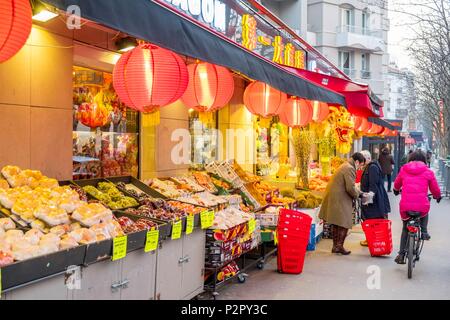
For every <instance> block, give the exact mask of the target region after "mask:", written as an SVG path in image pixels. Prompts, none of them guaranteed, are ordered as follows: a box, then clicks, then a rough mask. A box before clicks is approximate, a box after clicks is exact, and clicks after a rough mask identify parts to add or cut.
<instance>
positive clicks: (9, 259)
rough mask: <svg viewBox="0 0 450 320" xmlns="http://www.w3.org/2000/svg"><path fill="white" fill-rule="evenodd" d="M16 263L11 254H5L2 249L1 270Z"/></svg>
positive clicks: (0, 254)
mask: <svg viewBox="0 0 450 320" xmlns="http://www.w3.org/2000/svg"><path fill="white" fill-rule="evenodd" d="M13 262H14V257H13V255H12V253H11V252H5V251H2V250H1V249H0V268H2V267H5V266H7V265H9V264H11V263H13Z"/></svg>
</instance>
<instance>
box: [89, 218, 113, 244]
mask: <svg viewBox="0 0 450 320" xmlns="http://www.w3.org/2000/svg"><path fill="white" fill-rule="evenodd" d="M90 230H92V231H93V232H94V233H95V239H96V241H102V240H106V239H109V238H111V235H110V233H109V228H108V223H105V222H104V223H99V224H96V225H93V226H92V227H91V228H90Z"/></svg>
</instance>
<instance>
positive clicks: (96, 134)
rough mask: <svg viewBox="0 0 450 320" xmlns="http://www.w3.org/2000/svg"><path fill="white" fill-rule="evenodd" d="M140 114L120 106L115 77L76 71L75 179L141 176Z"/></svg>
mask: <svg viewBox="0 0 450 320" xmlns="http://www.w3.org/2000/svg"><path fill="white" fill-rule="evenodd" d="M138 120H139V119H138V113H137V112H135V111H132V110H131V109H128V108H126V107H125V105H124V104H123V103H121V102H120V101H119V99H118V97H117V95H116V93H115V91H114V88H113V86H112V75H111V74H110V73H105V72H101V71H96V70H92V69H87V68H81V67H74V68H73V135H72V136H73V179H76V180H77V179H89V178H100V177H111V176H121V175H131V176H134V177H137V176H138V169H139V166H138V150H139V141H138V132H139V127H138V123H139V122H138Z"/></svg>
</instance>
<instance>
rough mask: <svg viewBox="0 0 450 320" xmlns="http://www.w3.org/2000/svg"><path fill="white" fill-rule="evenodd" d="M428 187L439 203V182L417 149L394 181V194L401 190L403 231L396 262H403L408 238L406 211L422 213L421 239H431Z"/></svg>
mask: <svg viewBox="0 0 450 320" xmlns="http://www.w3.org/2000/svg"><path fill="white" fill-rule="evenodd" d="M428 189H430V191H431V193H432V194H433V198H434V199H436V200H437V202H438V203H439V202H440V201H441V190H440V189H439V184H438V182H437V180H436V177H435V175H434V172H433V171H431V169H429V168H428V166H427V156H426V155H425V153H423V152H422V151H420V150H417V151H415V152H414V153H412V154H411V155H410V156H409V159H408V163H407V164H406V165H404V166H403V167H402V168H401V170H400V173H399V175H398V176H397V179H395V182H394V194H395V195H398V194H399V193H400V190H401V191H402V198H401V200H400V215H401V217H402V220H403V231H402V237H401V241H400V251H399V253H398V256H397V257H396V258H395V262H396V263H398V264H405V247H406V241H407V238H408V229H407V222H408V220H409V217H408V214H407V212H408V211H415V212H420V213H422V214H421V219H420V226H421V230H422V239H423V240H430V239H431V237H430V235H429V234H428V229H427V226H428V212H429V211H430V200H429V199H428Z"/></svg>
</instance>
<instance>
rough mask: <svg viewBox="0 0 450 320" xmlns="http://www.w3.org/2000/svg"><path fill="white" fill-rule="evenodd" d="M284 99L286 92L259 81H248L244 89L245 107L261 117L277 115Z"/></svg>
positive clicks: (283, 103) (285, 99)
mask: <svg viewBox="0 0 450 320" xmlns="http://www.w3.org/2000/svg"><path fill="white" fill-rule="evenodd" d="M286 101H287V95H286V93H284V92H281V91H279V90H277V89H275V88H272V87H271V86H269V85H268V84H265V83H264V82H260V81H255V82H252V83H250V84H249V85H248V86H247V88H245V91H244V104H245V106H246V107H247V109H248V110H249V111H250V112H251V113H253V114H254V115H258V116H261V117H263V118H267V117H271V116H275V115H278V114H279V113H280V111H281V108H282V107H283V106H284V105H285V104H286Z"/></svg>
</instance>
